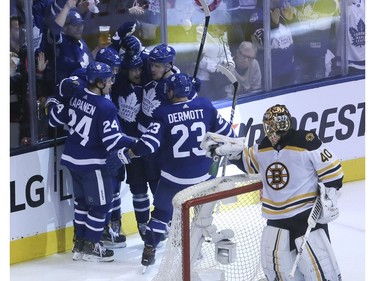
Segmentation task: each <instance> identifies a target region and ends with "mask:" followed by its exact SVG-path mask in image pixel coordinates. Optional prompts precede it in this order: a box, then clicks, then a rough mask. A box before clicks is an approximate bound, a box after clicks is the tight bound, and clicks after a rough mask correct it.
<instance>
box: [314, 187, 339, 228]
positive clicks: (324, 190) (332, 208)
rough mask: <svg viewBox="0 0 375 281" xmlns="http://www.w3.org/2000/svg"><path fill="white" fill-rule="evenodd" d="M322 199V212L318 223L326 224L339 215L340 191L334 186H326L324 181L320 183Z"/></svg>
mask: <svg viewBox="0 0 375 281" xmlns="http://www.w3.org/2000/svg"><path fill="white" fill-rule="evenodd" d="M319 189H320V195H319V196H320V200H321V202H322V207H323V208H322V212H321V214H320V217H319V219H318V220H317V222H318V223H321V224H326V223H329V222H331V221H333V220H335V219H337V218H338V217H339V214H340V212H339V208H338V206H337V199H338V197H339V196H338V195H339V193H338V191H337V190H336V188H334V187H326V186H325V185H324V184H323V183H319Z"/></svg>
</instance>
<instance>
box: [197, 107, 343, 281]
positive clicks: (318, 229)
mask: <svg viewBox="0 0 375 281" xmlns="http://www.w3.org/2000/svg"><path fill="white" fill-rule="evenodd" d="M291 122H292V119H291V115H290V113H289V110H288V109H287V108H286V107H285V106H284V105H279V104H277V105H275V106H272V107H270V108H269V109H267V111H266V112H265V114H264V116H263V127H264V131H265V134H266V136H265V137H264V138H263V139H262V141H261V142H260V144H254V145H253V146H252V147H246V146H245V145H244V138H227V137H223V136H221V135H217V134H213V133H207V134H206V136H205V138H204V140H203V141H202V143H201V148H203V149H205V150H206V151H207V156H209V157H213V156H214V155H219V156H228V159H229V160H230V161H231V162H232V163H233V164H235V165H236V166H238V167H239V168H240V169H241V170H243V171H244V172H247V173H257V174H260V176H261V179H262V182H263V193H262V215H263V217H265V218H266V219H267V226H266V227H265V228H264V230H263V235H262V242H261V253H262V258H261V262H262V267H263V271H264V273H265V275H266V276H267V279H268V280H301V281H302V280H311V281H312V280H341V274H340V270H339V267H338V265H337V262H336V258H335V255H334V253H333V250H332V246H331V244H330V238H329V232H328V225H327V223H328V222H330V221H332V220H334V219H336V218H337V217H338V215H339V209H338V207H337V192H338V190H339V189H340V188H341V186H342V180H343V175H344V174H343V170H342V167H341V164H340V161H339V159H338V158H337V157H336V156H335V155H334V154H333V153H332V151H331V150H330V149H329V148H328V147H326V146H325V145H324V144H323V143H322V141H321V140H320V139H319V138H318V136H317V135H316V134H315V133H314V132H310V131H304V130H294V129H293V128H292V124H291ZM318 183H319V184H318ZM318 186H319V187H320V186H321V188H319V187H318ZM317 197H319V200H321V203H322V211H321V212H320V215H319V216H318V218H317V220H316V221H315V223H316V225H315V227H314V228H312V231H311V234H310V235H309V238H308V243H307V244H306V248H305V249H304V250H303V251H301V252H302V254H301V256H300V260H299V263H298V267H297V268H296V271H295V274H294V273H293V275H294V277H293V278H292V279H289V274H290V272H291V270H292V267H293V263H294V261H295V259H296V249H299V248H300V246H301V244H302V240H303V236H304V235H305V232H306V230H307V228H308V226H309V224H308V218H309V215H310V213H311V210H312V208H313V205H314V202H315V201H316V200H317Z"/></svg>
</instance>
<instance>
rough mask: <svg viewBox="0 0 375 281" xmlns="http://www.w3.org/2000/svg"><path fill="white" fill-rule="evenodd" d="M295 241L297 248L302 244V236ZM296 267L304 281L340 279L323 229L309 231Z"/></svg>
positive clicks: (339, 280) (334, 258) (338, 280)
mask: <svg viewBox="0 0 375 281" xmlns="http://www.w3.org/2000/svg"><path fill="white" fill-rule="evenodd" d="M295 243H296V246H297V249H298V248H299V247H300V245H301V244H302V236H301V237H298V238H297V239H296V240H295ZM298 268H299V270H300V271H301V272H302V274H303V276H304V280H306V281H325V280H330V281H341V280H342V279H341V273H340V269H339V266H338V264H337V261H336V257H335V254H334V253H333V249H332V246H331V243H330V242H329V240H328V237H327V235H326V233H325V232H324V230H323V229H317V230H315V231H312V232H311V233H310V236H309V239H308V240H307V243H306V248H304V249H303V252H302V256H301V260H300V262H299V264H298Z"/></svg>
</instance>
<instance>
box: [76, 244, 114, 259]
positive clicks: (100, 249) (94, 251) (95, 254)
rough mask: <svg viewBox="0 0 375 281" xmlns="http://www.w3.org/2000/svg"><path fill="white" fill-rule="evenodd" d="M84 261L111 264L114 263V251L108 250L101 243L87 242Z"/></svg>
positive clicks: (84, 247) (84, 248) (84, 249)
mask: <svg viewBox="0 0 375 281" xmlns="http://www.w3.org/2000/svg"><path fill="white" fill-rule="evenodd" d="M83 251H84V255H83V256H82V260H84V261H98V262H111V261H114V257H113V251H112V250H108V249H106V248H105V247H104V246H103V245H102V243H101V242H96V243H94V242H91V241H85V242H84V246H83Z"/></svg>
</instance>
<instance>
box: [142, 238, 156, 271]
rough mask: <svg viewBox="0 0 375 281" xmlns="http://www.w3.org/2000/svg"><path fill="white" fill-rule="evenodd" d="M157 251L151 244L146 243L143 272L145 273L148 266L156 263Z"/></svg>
mask: <svg viewBox="0 0 375 281" xmlns="http://www.w3.org/2000/svg"><path fill="white" fill-rule="evenodd" d="M155 252H156V249H155V248H154V247H153V246H151V245H145V248H144V249H143V253H142V261H141V264H142V265H143V270H142V273H143V274H144V273H145V272H146V270H147V268H148V266H150V265H153V264H154V263H155Z"/></svg>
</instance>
